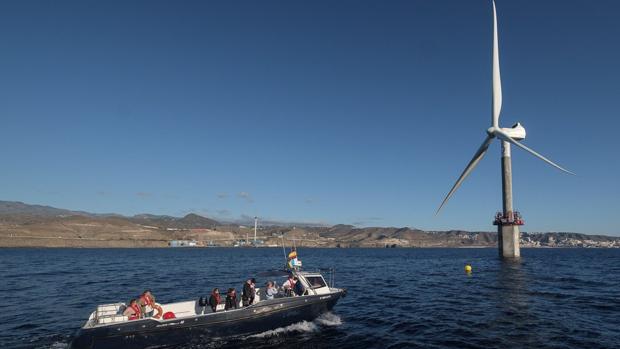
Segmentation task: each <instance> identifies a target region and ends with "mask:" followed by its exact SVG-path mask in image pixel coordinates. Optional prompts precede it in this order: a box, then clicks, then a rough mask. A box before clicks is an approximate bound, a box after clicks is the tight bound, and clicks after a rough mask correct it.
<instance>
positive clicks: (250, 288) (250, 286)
mask: <svg viewBox="0 0 620 349" xmlns="http://www.w3.org/2000/svg"><path fill="white" fill-rule="evenodd" d="M255 287H256V279H254V278H252V279H249V280H247V281H246V282H245V284H243V293H242V294H241V300H243V306H244V307H247V306H248V305H252V303H254V297H255V296H256V288H255Z"/></svg>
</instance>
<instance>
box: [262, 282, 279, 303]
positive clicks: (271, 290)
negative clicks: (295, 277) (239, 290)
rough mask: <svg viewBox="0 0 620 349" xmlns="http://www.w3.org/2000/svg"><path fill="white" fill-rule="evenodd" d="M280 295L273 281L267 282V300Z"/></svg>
mask: <svg viewBox="0 0 620 349" xmlns="http://www.w3.org/2000/svg"><path fill="white" fill-rule="evenodd" d="M276 294H278V289H277V288H276V287H275V284H274V282H273V281H267V287H265V298H266V299H273V298H274V297H275V295H276Z"/></svg>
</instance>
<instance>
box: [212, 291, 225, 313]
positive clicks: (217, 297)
mask: <svg viewBox="0 0 620 349" xmlns="http://www.w3.org/2000/svg"><path fill="white" fill-rule="evenodd" d="M220 303H222V297H221V296H220V290H219V289H218V288H214V289H213V292H211V297H209V305H210V306H211V310H213V312H214V313H215V312H216V311H217V305H218V304H220Z"/></svg>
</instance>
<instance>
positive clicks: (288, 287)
mask: <svg viewBox="0 0 620 349" xmlns="http://www.w3.org/2000/svg"><path fill="white" fill-rule="evenodd" d="M294 287H295V279H294V278H293V275H289V276H288V279H287V280H286V281H284V283H283V284H282V290H284V294H285V295H286V296H287V297H290V296H292V295H293V288H294Z"/></svg>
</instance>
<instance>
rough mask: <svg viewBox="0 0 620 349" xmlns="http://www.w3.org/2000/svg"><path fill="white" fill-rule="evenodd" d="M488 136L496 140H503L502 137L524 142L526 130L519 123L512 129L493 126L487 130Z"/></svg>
mask: <svg viewBox="0 0 620 349" xmlns="http://www.w3.org/2000/svg"><path fill="white" fill-rule="evenodd" d="M487 135H489V137H491V138H494V137H497V138H502V136H504V137H505V136H508V137H510V138H512V139H513V140H517V141H520V140H523V139H525V135H526V132H525V128H524V127H523V126H522V125H521V123H519V122H517V123H516V124H514V125H512V127H501V128H500V127H494V126H491V127H489V128H488V129H487Z"/></svg>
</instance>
